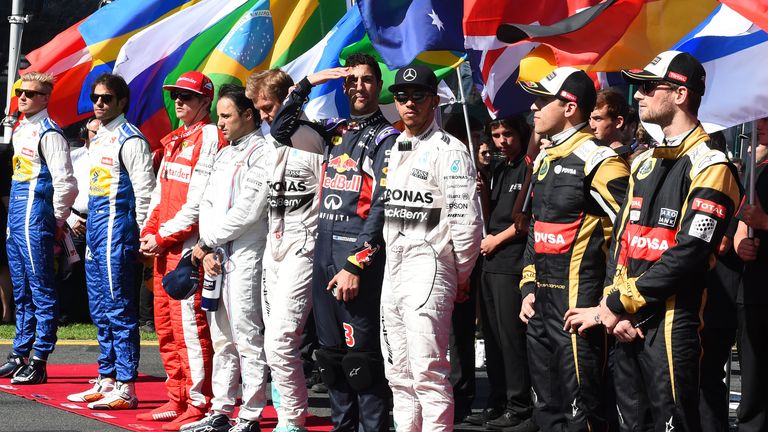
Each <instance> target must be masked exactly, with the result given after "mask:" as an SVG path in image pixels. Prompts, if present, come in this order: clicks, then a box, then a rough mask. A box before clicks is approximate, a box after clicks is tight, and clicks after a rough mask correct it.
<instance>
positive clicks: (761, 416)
mask: <svg viewBox="0 0 768 432" xmlns="http://www.w3.org/2000/svg"><path fill="white" fill-rule="evenodd" d="M761 288H762V289H765V287H761ZM736 310H737V312H736V313H737V317H738V320H739V337H738V343H739V361H740V363H741V403H740V404H739V409H738V411H737V416H738V418H739V432H753V431H754V432H757V431H765V430H768V403H766V401H767V400H768V370H767V369H766V365H768V307H766V305H764V304H746V305H744V304H739V305H737V309H736Z"/></svg>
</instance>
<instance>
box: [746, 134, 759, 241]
mask: <svg viewBox="0 0 768 432" xmlns="http://www.w3.org/2000/svg"><path fill="white" fill-rule="evenodd" d="M751 135H752V136H751V139H750V140H749V146H750V149H751V150H752V152H751V155H750V158H749V185H748V186H749V189H748V190H747V194H748V195H747V199H748V200H749V205H755V183H756V180H757V179H756V178H755V169H756V165H757V161H756V160H755V159H756V158H757V154H755V152H756V151H757V122H756V121H754V120H753V121H752V133H751ZM747 237H748V238H754V237H755V230H754V229H753V228H752V227H751V226H748V227H747Z"/></svg>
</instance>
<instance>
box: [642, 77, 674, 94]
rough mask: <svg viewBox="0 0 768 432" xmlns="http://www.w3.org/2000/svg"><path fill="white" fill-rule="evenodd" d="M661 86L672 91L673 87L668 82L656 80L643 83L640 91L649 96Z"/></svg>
mask: <svg viewBox="0 0 768 432" xmlns="http://www.w3.org/2000/svg"><path fill="white" fill-rule="evenodd" d="M659 86H666V87H668V88H670V89H671V88H672V86H671V85H669V83H667V82H666V81H661V80H654V81H643V82H642V83H641V84H640V90H641V91H642V92H643V93H645V94H648V93H650V92H652V91H654V90H656V88H657V87H659Z"/></svg>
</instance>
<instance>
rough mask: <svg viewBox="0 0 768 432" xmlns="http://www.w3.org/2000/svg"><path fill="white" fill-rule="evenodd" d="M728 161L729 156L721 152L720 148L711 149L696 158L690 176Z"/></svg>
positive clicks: (692, 176)
mask: <svg viewBox="0 0 768 432" xmlns="http://www.w3.org/2000/svg"><path fill="white" fill-rule="evenodd" d="M727 162H728V157H727V156H726V155H725V153H723V152H721V151H720V150H711V149H710V150H709V151H707V152H705V153H702V154H700V155H699V156H698V157H697V158H696V159H695V160H693V161H692V164H691V172H690V176H691V178H694V177H696V176H697V175H699V174H700V173H701V172H702V171H704V170H705V169H706V168H707V167H710V166H712V165H717V164H721V163H727Z"/></svg>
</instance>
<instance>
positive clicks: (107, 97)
mask: <svg viewBox="0 0 768 432" xmlns="http://www.w3.org/2000/svg"><path fill="white" fill-rule="evenodd" d="M114 98H115V95H111V94H109V93H106V94H98V93H91V102H93V103H96V102H98V101H99V99H101V101H102V102H104V103H105V104H110V103H112V99H114Z"/></svg>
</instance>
